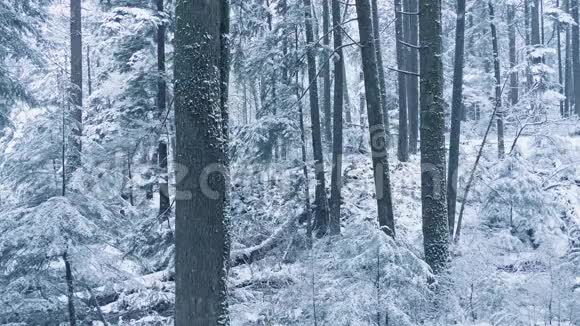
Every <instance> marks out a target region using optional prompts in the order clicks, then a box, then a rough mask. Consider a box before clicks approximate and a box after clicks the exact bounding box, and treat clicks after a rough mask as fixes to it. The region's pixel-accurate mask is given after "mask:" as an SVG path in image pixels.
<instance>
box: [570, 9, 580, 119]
mask: <svg viewBox="0 0 580 326" xmlns="http://www.w3.org/2000/svg"><path fill="white" fill-rule="evenodd" d="M570 9H571V10H570V14H571V15H572V18H574V21H575V22H576V24H574V25H572V44H571V46H572V67H573V76H574V77H573V78H574V79H573V84H574V109H575V112H576V114H578V115H580V105H579V104H578V103H580V42H579V38H580V33H579V30H578V23H579V20H578V0H570Z"/></svg>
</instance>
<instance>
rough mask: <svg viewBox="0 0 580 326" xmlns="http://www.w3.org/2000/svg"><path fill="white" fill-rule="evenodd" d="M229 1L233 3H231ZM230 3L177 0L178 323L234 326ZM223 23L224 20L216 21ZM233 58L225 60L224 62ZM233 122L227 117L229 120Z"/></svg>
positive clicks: (176, 260) (176, 311)
mask: <svg viewBox="0 0 580 326" xmlns="http://www.w3.org/2000/svg"><path fill="white" fill-rule="evenodd" d="M224 1H225V0H224ZM225 8H227V5H224V3H222V1H195V0H180V1H178V2H177V3H176V11H175V13H176V19H175V21H176V30H175V41H174V42H175V67H174V68H175V71H174V74H175V121H176V155H175V160H176V165H177V166H180V167H187V168H188V171H187V172H188V177H187V178H184V179H183V180H179V182H178V184H177V192H176V209H175V215H176V227H175V272H176V278H175V285H176V286H175V289H176V291H175V292H176V293H175V325H177V326H189V325H199V324H202V325H228V324H229V317H228V305H227V289H226V282H227V273H226V272H227V265H228V261H229V252H230V250H229V234H228V228H229V219H228V214H226V211H225V208H226V202H225V200H224V198H226V196H227V191H228V186H227V182H228V179H229V177H228V173H227V158H226V156H227V150H226V147H227V143H226V135H225V134H224V132H225V128H224V123H225V121H224V120H226V118H227V117H226V116H227V114H224V112H223V110H224V109H226V107H225V105H223V104H224V103H222V100H223V99H224V94H223V80H225V79H226V77H225V76H224V77H222V76H221V73H222V71H223V70H224V68H223V67H222V66H223V65H224V64H227V60H224V58H223V52H222V51H223V44H222V43H223V42H222V37H221V35H222V31H223V28H222V26H221V25H222V24H220V22H222V20H227V19H229V13H228V12H224V9H225ZM216 22H218V23H216ZM224 61H225V62H224ZM226 121H227V120H226Z"/></svg>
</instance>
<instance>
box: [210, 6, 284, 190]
mask: <svg viewBox="0 0 580 326" xmlns="http://www.w3.org/2000/svg"><path fill="white" fill-rule="evenodd" d="M220 3H221V6H222V7H221V12H222V17H221V21H220V66H219V68H220V110H221V113H222V132H223V136H224V139H225V142H226V146H225V151H226V154H225V161H226V165H228V166H229V157H230V156H229V153H228V144H229V140H230V137H229V136H230V129H229V123H230V113H229V112H230V110H229V106H228V97H229V92H228V90H229V82H230V41H229V40H230V0H220ZM272 78H273V79H274V86H275V75H274V77H272ZM226 187H229V185H226ZM225 198H226V199H227V197H225Z"/></svg>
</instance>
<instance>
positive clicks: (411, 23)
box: [405, 0, 419, 154]
mask: <svg viewBox="0 0 580 326" xmlns="http://www.w3.org/2000/svg"><path fill="white" fill-rule="evenodd" d="M417 1H418V0H406V4H407V6H406V8H405V11H406V12H408V13H416V12H417V11H418V10H419V8H418V7H417ZM406 16H407V17H408V18H407V25H408V27H407V30H408V33H406V35H407V42H408V43H410V44H413V45H418V43H419V34H418V31H419V30H418V28H419V24H418V19H417V16H418V15H415V14H410V15H406ZM407 69H408V70H409V71H411V72H418V70H419V52H418V50H417V49H413V48H409V54H408V56H407ZM406 79H407V108H408V110H407V111H408V116H409V153H411V154H417V149H418V140H419V77H417V76H415V75H407V76H406Z"/></svg>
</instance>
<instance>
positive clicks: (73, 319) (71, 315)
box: [62, 252, 77, 326]
mask: <svg viewBox="0 0 580 326" xmlns="http://www.w3.org/2000/svg"><path fill="white" fill-rule="evenodd" d="M62 260H63V261H64V269H65V278H66V289H67V291H66V293H67V299H68V320H69V325H70V326H76V324H77V316H76V313H75V302H74V298H75V287H74V279H73V275H72V268H71V266H70V261H69V260H68V254H67V253H66V252H65V253H64V254H63V255H62Z"/></svg>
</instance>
